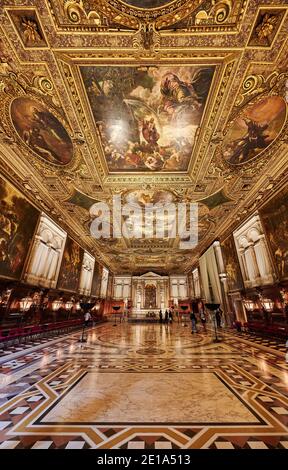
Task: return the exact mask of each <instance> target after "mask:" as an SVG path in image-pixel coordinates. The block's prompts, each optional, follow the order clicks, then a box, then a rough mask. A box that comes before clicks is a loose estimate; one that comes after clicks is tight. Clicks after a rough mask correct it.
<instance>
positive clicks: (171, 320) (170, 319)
mask: <svg viewBox="0 0 288 470" xmlns="http://www.w3.org/2000/svg"><path fill="white" fill-rule="evenodd" d="M169 322H170V323H172V322H173V313H172V311H171V310H169Z"/></svg>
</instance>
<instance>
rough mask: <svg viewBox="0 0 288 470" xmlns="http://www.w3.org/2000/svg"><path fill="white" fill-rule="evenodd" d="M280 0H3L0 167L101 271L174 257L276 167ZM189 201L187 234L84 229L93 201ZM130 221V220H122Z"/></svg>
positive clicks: (283, 125)
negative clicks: (193, 225) (187, 237)
mask: <svg viewBox="0 0 288 470" xmlns="http://www.w3.org/2000/svg"><path fill="white" fill-rule="evenodd" d="M287 10H288V5H286V4H285V3H284V2H282V1H281V0H275V1H273V4H272V3H271V2H270V1H268V0H264V1H263V2H261V5H259V2H255V1H254V0H234V1H232V0H203V1H202V0H177V1H170V2H169V1H164V0H163V1H153V2H152V1H149V0H147V1H146V2H145V0H143V1H140V0H137V1H136V0H135V1H132V0H131V1H129V0H125V1H124V0H123V1H122V0H97V2H95V0H83V1H79V0H69V1H65V0H49V2H43V1H42V0H27V1H25V5H19V2H18V1H17V0H2V2H1V11H0V102H1V106H0V172H1V174H3V175H4V177H5V178H6V179H7V180H8V181H10V182H11V183H13V184H14V185H15V186H16V188H18V189H19V190H20V191H22V192H23V193H24V195H25V196H26V197H27V198H28V199H30V200H31V201H33V203H34V205H35V206H36V207H37V208H38V209H39V210H43V211H45V213H47V214H48V215H49V216H50V217H51V218H52V219H53V220H55V222H57V223H58V224H59V225H61V226H62V227H63V229H65V230H67V232H68V234H69V236H70V237H71V238H73V239H76V240H77V242H78V243H79V245H81V248H82V249H85V250H88V251H89V252H90V253H91V254H93V255H95V256H96V258H97V259H98V260H99V261H100V262H101V263H102V264H104V265H105V266H107V268H109V269H110V270H111V271H112V272H115V273H116V272H117V273H130V272H134V273H135V272H137V273H143V272H145V271H147V270H148V271H150V270H155V271H157V272H158V273H159V274H161V273H162V274H167V273H182V272H188V271H189V270H191V268H192V267H193V266H195V264H196V263H197V261H198V259H199V255H201V253H203V251H204V250H205V249H206V248H207V247H208V246H209V245H210V244H211V243H212V242H213V241H214V240H215V239H217V238H220V239H221V238H223V239H225V237H226V238H227V235H229V233H231V231H232V230H233V228H236V227H237V226H238V225H239V223H241V221H243V220H244V219H245V218H246V217H247V216H249V214H252V213H253V212H254V211H255V210H256V209H257V208H258V207H259V206H260V205H261V204H262V203H263V202H264V201H265V200H266V199H267V200H268V199H269V198H270V197H271V195H272V193H273V192H274V191H277V190H278V186H279V184H284V182H285V181H286V180H287V179H288V172H287V102H288V60H287V48H288V36H287V28H288V19H287V18H288V16H287V15H288V14H287ZM115 195H117V196H120V199H121V203H122V204H123V205H125V204H126V203H130V204H131V205H132V206H133V204H134V205H135V207H136V206H137V205H139V206H140V207H141V208H143V207H145V205H146V204H158V205H160V206H161V205H164V206H169V205H171V204H177V203H195V202H197V203H198V218H199V223H198V245H197V246H196V247H195V248H193V249H186V248H181V239H180V237H179V235H178V234H176V235H175V236H173V237H168V236H167V233H168V230H169V228H170V227H171V226H172V225H173V223H174V219H173V217H172V215H171V216H170V218H169V217H168V218H166V219H165V221H164V227H165V232H164V233H163V236H161V237H159V238H154V237H152V236H151V233H150V228H149V227H152V226H155V223H156V222H157V220H156V219H155V214H153V213H151V214H150V216H149V217H148V219H149V220H148V221H149V223H148V229H147V227H142V225H141V224H140V226H139V229H140V228H141V229H142V236H141V237H137V236H135V234H134V232H133V227H132V226H131V224H130V221H129V219H128V217H127V214H122V217H121V218H120V219H119V221H118V224H119V225H120V228H121V227H122V226H124V224H126V225H125V226H126V228H127V232H126V233H124V234H123V236H120V237H117V236H115V233H113V224H112V221H110V225H109V229H110V231H111V236H110V237H109V238H100V239H96V238H94V237H93V235H92V234H91V224H92V222H93V220H94V219H95V216H96V215H97V213H98V212H99V206H98V205H97V204H99V203H105V204H106V205H107V207H108V208H110V209H111V210H112V206H113V197H114V196H115ZM133 234H134V235H133Z"/></svg>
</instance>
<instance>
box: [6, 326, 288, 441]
mask: <svg viewBox="0 0 288 470" xmlns="http://www.w3.org/2000/svg"><path fill="white" fill-rule="evenodd" d="M80 336H81V334H80V333H73V334H71V335H66V336H61V337H59V338H55V339H53V340H52V341H51V340H50V341H49V342H42V341H41V342H40V341H38V342H36V343H34V344H29V345H28V346H27V345H25V346H24V345H23V347H22V346H21V345H19V347H17V348H13V349H11V350H8V351H3V352H2V354H1V353H0V354H1V355H0V449H23V448H29V449H30V448H31V449H53V448H54V449H55V448H65V449H84V448H98V449H109V448H118V449H125V448H128V449H179V448H184V449H193V448H196V449H197V448H206V449H207V448H212V449H269V448H270V449H271V448H279V449H283V448H284V449H288V365H287V364H286V363H285V346H284V344H283V343H281V342H280V341H277V340H272V339H271V340H269V339H263V338H260V337H257V336H253V335H248V334H237V333H235V332H231V331H222V332H221V335H220V336H221V341H220V342H214V341H213V334H212V332H211V333H210V332H209V331H208V332H207V333H205V332H202V331H199V332H198V333H197V334H193V335H192V334H191V332H190V328H189V327H185V326H184V325H182V324H176V323H174V324H173V325H172V326H165V325H159V324H128V323H122V324H117V326H113V324H112V323H105V324H102V325H98V326H97V327H95V328H93V329H90V330H88V331H87V342H85V343H81V342H79V338H80Z"/></svg>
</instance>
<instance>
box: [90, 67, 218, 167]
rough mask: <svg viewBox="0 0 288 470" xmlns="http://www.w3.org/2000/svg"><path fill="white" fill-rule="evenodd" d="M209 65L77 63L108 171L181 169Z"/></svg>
mask: <svg viewBox="0 0 288 470" xmlns="http://www.w3.org/2000/svg"><path fill="white" fill-rule="evenodd" d="M213 73H214V68H213V67H172V66H170V67H157V66H151V67H143V66H142V67H97V66H92V67H91V66H90V67H89V66H88V67H85V66H84V67H83V66H82V67H81V74H82V78H83V82H84V86H85V89H86V93H87V95H88V97H89V102H90V105H91V109H92V113H93V117H94V120H95V124H96V126H97V129H98V132H99V135H100V139H101V143H102V147H103V151H104V155H105V158H106V161H107V165H108V168H109V171H112V172H115V171H171V172H174V171H185V170H187V169H188V165H189V161H190V157H191V153H192V149H193V146H194V142H195V134H196V131H197V129H198V127H199V126H200V122H201V118H202V115H203V111H204V107H205V103H206V100H207V96H208V93H209V89H210V86H211V81H212V78H213Z"/></svg>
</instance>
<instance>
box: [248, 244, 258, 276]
mask: <svg viewBox="0 0 288 470" xmlns="http://www.w3.org/2000/svg"><path fill="white" fill-rule="evenodd" d="M245 260H246V266H247V271H248V277H249V281H251V282H252V283H255V282H256V281H257V278H259V271H258V266H257V262H256V257H255V252H254V247H253V245H250V246H249V247H248V248H246V249H245Z"/></svg>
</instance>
